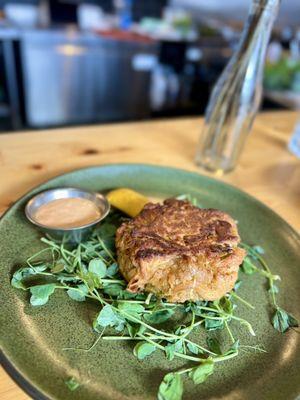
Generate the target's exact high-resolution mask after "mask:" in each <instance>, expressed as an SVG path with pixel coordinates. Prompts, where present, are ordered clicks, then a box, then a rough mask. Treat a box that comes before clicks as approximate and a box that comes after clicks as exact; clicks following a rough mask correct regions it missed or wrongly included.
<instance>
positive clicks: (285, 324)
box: [272, 307, 299, 333]
mask: <svg viewBox="0 0 300 400" xmlns="http://www.w3.org/2000/svg"><path fill="white" fill-rule="evenodd" d="M272 325H273V327H274V328H275V329H276V330H277V331H279V332H281V333H284V332H286V331H287V330H288V329H289V328H294V327H298V326H299V323H298V321H297V319H296V318H295V317H293V316H292V315H291V314H289V313H288V312H286V311H285V310H283V309H282V308H279V307H278V308H277V309H276V311H275V314H274V316H273V318H272Z"/></svg>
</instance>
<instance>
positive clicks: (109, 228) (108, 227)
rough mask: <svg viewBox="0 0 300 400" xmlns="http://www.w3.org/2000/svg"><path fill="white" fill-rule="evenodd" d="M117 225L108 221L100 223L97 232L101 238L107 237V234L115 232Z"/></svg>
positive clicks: (112, 234)
mask: <svg viewBox="0 0 300 400" xmlns="http://www.w3.org/2000/svg"><path fill="white" fill-rule="evenodd" d="M116 230H117V227H116V226H115V225H113V224H110V223H107V222H106V223H103V224H101V225H100V228H99V234H100V236H101V238H102V239H107V237H108V236H114V235H115V233H116Z"/></svg>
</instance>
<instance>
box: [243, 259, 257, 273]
mask: <svg viewBox="0 0 300 400" xmlns="http://www.w3.org/2000/svg"><path fill="white" fill-rule="evenodd" d="M241 268H242V271H243V272H244V273H245V274H247V275H252V274H254V272H256V269H257V268H256V266H255V265H254V264H253V263H252V261H251V259H250V257H249V256H247V257H245V259H244V261H243V264H242V267H241Z"/></svg>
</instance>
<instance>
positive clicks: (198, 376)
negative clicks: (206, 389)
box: [189, 359, 214, 385]
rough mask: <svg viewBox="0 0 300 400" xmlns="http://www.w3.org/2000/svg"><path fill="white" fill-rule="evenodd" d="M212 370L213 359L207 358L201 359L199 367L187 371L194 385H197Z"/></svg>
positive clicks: (204, 379)
mask: <svg viewBox="0 0 300 400" xmlns="http://www.w3.org/2000/svg"><path fill="white" fill-rule="evenodd" d="M213 372H214V362H213V360H210V359H207V360H205V361H203V362H202V363H201V364H200V365H199V367H196V368H193V369H192V371H191V372H190V373H189V377H190V378H192V379H193V382H194V384H195V385H199V384H200V383H203V382H204V381H206V379H207V378H208V377H209V376H210V375H211V374H212V373H213Z"/></svg>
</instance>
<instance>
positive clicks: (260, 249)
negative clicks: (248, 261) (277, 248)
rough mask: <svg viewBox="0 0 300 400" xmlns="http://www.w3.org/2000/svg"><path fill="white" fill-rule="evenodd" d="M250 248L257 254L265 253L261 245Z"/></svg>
mask: <svg viewBox="0 0 300 400" xmlns="http://www.w3.org/2000/svg"><path fill="white" fill-rule="evenodd" d="M252 248H253V250H254V251H255V252H256V253H258V254H261V255H262V254H265V250H264V249H263V248H262V247H261V246H253V247H252Z"/></svg>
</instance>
